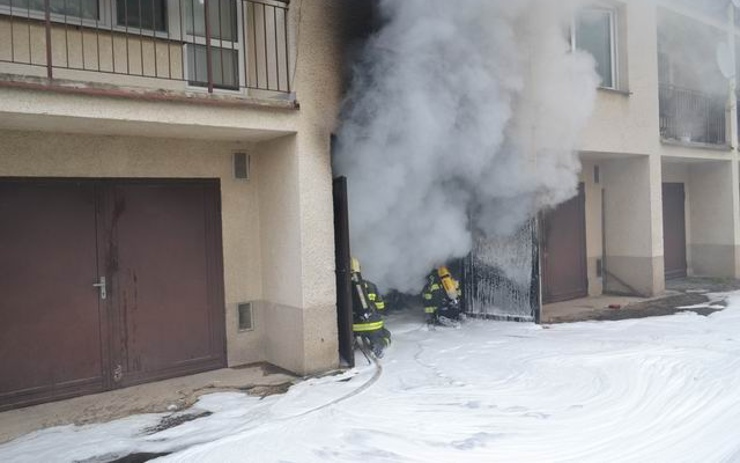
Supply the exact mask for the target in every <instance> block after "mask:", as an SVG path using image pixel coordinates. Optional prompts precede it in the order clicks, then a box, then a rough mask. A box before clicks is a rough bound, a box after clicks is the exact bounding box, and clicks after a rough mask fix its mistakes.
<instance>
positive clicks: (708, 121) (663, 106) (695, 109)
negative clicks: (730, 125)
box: [659, 84, 728, 146]
mask: <svg viewBox="0 0 740 463" xmlns="http://www.w3.org/2000/svg"><path fill="white" fill-rule="evenodd" d="M659 98H660V135H661V138H663V139H665V140H675V141H679V142H683V143H702V144H709V145H721V146H725V145H727V143H728V140H727V117H726V111H725V98H724V97H721V96H712V95H707V94H704V93H701V92H697V91H694V90H689V89H685V88H680V87H676V86H674V85H667V84H661V85H660V97H659Z"/></svg>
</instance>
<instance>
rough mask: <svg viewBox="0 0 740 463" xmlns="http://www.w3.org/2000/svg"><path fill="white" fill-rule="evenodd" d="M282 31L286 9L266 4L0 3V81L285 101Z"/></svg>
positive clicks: (175, 0) (255, 0)
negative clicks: (0, 78) (0, 79)
mask: <svg viewBox="0 0 740 463" xmlns="http://www.w3.org/2000/svg"><path fill="white" fill-rule="evenodd" d="M288 28H289V26H288V7H287V3H286V2H278V1H272V0H0V74H2V76H1V77H2V81H3V83H5V84H6V85H7V84H19V83H22V84H28V83H29V82H32V83H34V85H36V84H38V85H44V86H52V87H55V86H56V87H59V86H60V85H63V86H64V87H65V88H72V87H73V88H79V87H82V88H84V89H88V90H89V89H96V90H98V91H106V90H108V91H111V92H119V93H120V91H121V90H122V89H123V90H124V91H127V90H132V91H133V92H136V91H139V90H141V89H144V90H150V91H151V90H154V92H150V93H154V94H158V95H162V94H175V95H178V94H179V95H182V94H183V93H187V94H190V96H193V95H194V96H202V97H204V98H206V99H208V98H210V97H217V98H226V99H229V98H239V97H250V98H277V99H282V100H289V99H291V97H290V95H291V92H292V89H291V79H290V75H289V69H290V65H289V50H288V46H289V45H288V43H289V42H288ZM70 83H72V84H74V85H70ZM80 83H84V84H83V85H80Z"/></svg>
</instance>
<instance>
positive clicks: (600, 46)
mask: <svg viewBox="0 0 740 463" xmlns="http://www.w3.org/2000/svg"><path fill="white" fill-rule="evenodd" d="M574 22H575V24H574V27H573V32H572V34H573V35H572V38H571V40H572V43H573V47H574V48H576V49H578V50H583V51H585V52H588V53H590V54H591V55H592V56H593V57H594V60H595V61H596V72H598V74H599V76H601V87H603V88H611V89H617V88H618V87H619V84H618V83H619V77H618V70H619V65H618V61H617V10H616V9H613V8H586V9H583V10H581V11H580V12H579V13H578V15H577V16H576V18H575V21H574Z"/></svg>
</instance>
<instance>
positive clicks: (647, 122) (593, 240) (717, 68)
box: [545, 0, 740, 302]
mask: <svg viewBox="0 0 740 463" xmlns="http://www.w3.org/2000/svg"><path fill="white" fill-rule="evenodd" d="M699 3H701V4H699ZM586 11H587V13H585V14H584V17H583V18H579V20H578V21H576V26H575V27H576V28H579V27H583V28H584V30H585V32H584V36H585V39H584V40H583V43H580V44H577V46H579V48H581V47H582V48H584V49H586V50H587V51H590V52H592V53H593V54H594V56H595V58H596V61H597V69H598V71H599V73H600V74H601V75H602V79H603V82H602V85H603V87H602V88H600V89H599V91H598V97H597V103H596V108H595V111H594V114H593V116H592V118H591V121H590V123H589V125H588V127H587V129H586V131H585V133H584V137H583V140H582V144H581V146H580V151H581V160H582V163H583V169H582V173H581V181H582V183H583V184H584V189H585V206H584V207H585V216H586V220H585V228H586V234H585V235H586V243H585V244H584V245H585V246H586V249H587V251H586V254H587V259H586V261H587V263H586V278H587V282H586V283H587V288H588V291H587V294H588V295H599V294H602V293H603V292H609V293H617V294H632V295H640V296H653V295H659V294H661V293H663V292H664V290H665V282H666V279H667V278H668V279H670V278H675V277H683V276H687V275H688V276H692V275H693V276H707V277H727V278H736V277H738V276H740V275H739V273H740V266H739V265H738V263H739V261H738V256H739V252H738V251H739V248H738V246H740V203H739V197H740V196H739V194H738V191H739V188H740V179H739V178H738V159H739V158H738V150H737V147H738V143H737V142H738V123H737V115H738V114H737V96H736V92H735V88H736V75H735V74H736V72H735V70H736V69H737V68H738V63H740V59H738V55H737V50H738V47H737V46H736V43H740V42H738V38H740V28H739V27H738V25H740V22H738V21H737V19H738V18H740V13H738V12H737V10H736V9H735V8H734V7H732V2H724V1H717V2H688V1H687V2H682V1H665V2H662V1H657V2H646V1H642V0H634V1H633V0H626V1H613V2H600V3H599V4H598V5H597V6H595V7H592V8H589V9H587V10H586ZM589 34H590V35H589ZM586 39H589V40H591V42H588V41H587V40H586ZM545 302H547V301H545Z"/></svg>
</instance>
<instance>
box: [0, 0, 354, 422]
mask: <svg viewBox="0 0 740 463" xmlns="http://www.w3.org/2000/svg"><path fill="white" fill-rule="evenodd" d="M345 9H346V7H345V2H343V1H342V0H310V1H300V0H293V1H291V2H290V3H288V2H287V1H274V0H146V1H140V0H0V256H2V258H1V259H0V294H2V297H0V409H3V408H8V407H11V406H18V405H23V404H30V403H37V402H41V401H45V400H53V399H58V398H62V397H69V396H73V395H79V394H84V393H89V392H97V391H103V390H110V389H115V388H119V387H124V386H128V385H132V384H137V383H142V382H148V381H153V380H157V379H162V378H167V377H171V376H177V375H183V374H189V373H195V372H200V371H205V370H209V369H215V368H220V367H225V366H238V365H244V364H250V363H254V362H262V361H266V362H270V363H272V364H274V365H277V366H280V367H282V368H285V369H288V370H291V371H293V372H296V373H299V374H307V373H312V372H317V371H325V370H327V369H330V368H333V367H335V366H336V365H337V363H338V355H337V322H336V295H335V277H334V242H333V239H332V238H331V237H332V236H333V228H332V227H333V220H332V217H333V214H332V174H331V166H330V138H331V133H332V132H333V130H334V129H335V123H336V120H335V119H336V115H337V112H338V106H339V101H340V98H341V93H342V82H341V79H342V70H341V62H342V48H343V46H344V39H343V38H342V27H340V26H341V25H342V24H344V18H343V15H344V14H345Z"/></svg>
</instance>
